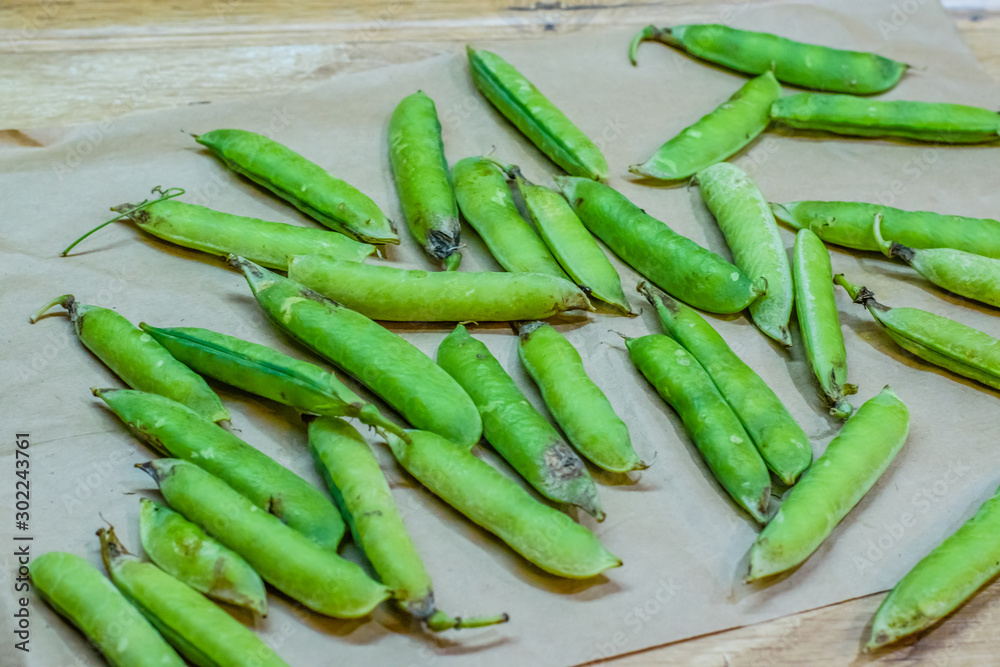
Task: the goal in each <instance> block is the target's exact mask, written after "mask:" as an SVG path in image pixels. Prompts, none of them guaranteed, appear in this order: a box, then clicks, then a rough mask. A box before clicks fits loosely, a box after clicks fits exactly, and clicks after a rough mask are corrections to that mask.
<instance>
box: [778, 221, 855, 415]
mask: <svg viewBox="0 0 1000 667" xmlns="http://www.w3.org/2000/svg"><path fill="white" fill-rule="evenodd" d="M792 273H793V275H794V277H795V304H796V305H795V313H796V315H797V317H798V321H799V330H800V331H801V332H802V345H803V347H805V350H806V358H807V359H809V365H810V366H812V369H813V374H814V375H815V376H816V379H817V380H818V381H819V386H820V388H821V389H822V391H823V396H824V398H825V399H826V402H827V405H829V407H830V414H831V415H833V416H834V417H837V418H838V419H847V418H848V417H850V416H851V412H853V411H854V407H853V406H852V405H851V404H850V403H848V402H847V399H846V398H845V396H849V395H851V394H856V393H857V392H858V388H857V387H856V386H855V385H853V384H849V383H848V382H847V350H846V349H845V347H844V334H843V332H842V331H841V330H840V314H839V312H838V311H837V303H836V300H835V298H834V295H833V269H832V268H831V265H830V253H829V252H828V251H827V249H826V246H824V245H823V242H822V241H821V240H820V239H819V237H818V236H816V235H815V234H814V233H813V232H812V231H810V230H808V229H800V230H799V232H798V234H796V235H795V247H794V248H793V250H792Z"/></svg>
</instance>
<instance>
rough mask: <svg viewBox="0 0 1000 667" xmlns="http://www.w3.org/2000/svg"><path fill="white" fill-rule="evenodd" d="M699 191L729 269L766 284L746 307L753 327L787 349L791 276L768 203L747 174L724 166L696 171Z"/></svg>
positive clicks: (719, 165) (791, 293)
mask: <svg viewBox="0 0 1000 667" xmlns="http://www.w3.org/2000/svg"><path fill="white" fill-rule="evenodd" d="M698 185H699V187H700V189H701V198H702V199H703V200H704V201H705V204H706V205H707V206H708V209H709V210H710V211H711V212H712V215H714V216H715V219H716V221H717V222H718V223H719V228H720V229H721V230H722V233H723V234H724V235H725V237H726V242H727V243H728V244H729V249H730V250H732V252H733V263H734V264H736V266H737V267H739V269H740V271H742V272H743V273H744V274H746V275H747V276H751V277H753V278H757V277H762V278H763V279H764V281H765V282H766V283H767V292H765V293H764V294H762V295H761V296H760V298H758V299H757V300H756V301H754V302H753V303H751V304H750V316H751V317H752V318H753V321H754V324H756V325H757V326H758V327H759V328H760V330H761V331H763V332H764V333H765V334H767V335H768V336H770V337H771V338H773V339H774V340H776V341H778V342H779V343H781V344H782V345H784V346H785V347H791V345H792V336H791V334H790V333H789V332H788V320H789V319H790V318H791V317H792V304H793V302H794V292H793V290H792V270H791V269H790V268H789V266H788V255H787V254H786V252H785V244H784V242H783V241H782V240H781V234H780V233H779V232H778V225H777V224H775V222H774V214H773V213H771V208H770V207H769V206H768V204H767V200H766V199H764V195H762V194H761V193H760V190H758V189H757V185H756V184H755V183H754V182H753V181H752V180H750V177H749V176H747V174H746V172H744V171H743V170H742V169H740V168H739V167H737V166H736V165H732V164H729V163H727V162H720V163H719V164H715V165H712V166H711V167H709V168H708V169H703V170H702V171H699V172H698Z"/></svg>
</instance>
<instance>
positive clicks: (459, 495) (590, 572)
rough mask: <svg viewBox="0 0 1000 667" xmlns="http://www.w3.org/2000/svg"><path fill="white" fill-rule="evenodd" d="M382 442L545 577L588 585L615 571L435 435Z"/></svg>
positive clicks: (556, 519)
mask: <svg viewBox="0 0 1000 667" xmlns="http://www.w3.org/2000/svg"><path fill="white" fill-rule="evenodd" d="M407 433H408V435H409V436H410V442H408V443H407V442H404V441H403V440H401V439H399V438H397V437H395V436H393V435H391V434H390V435H388V436H387V439H386V441H387V442H388V444H389V448H390V449H391V450H392V454H393V456H395V457H396V460H397V461H398V462H399V464H400V465H401V466H403V468H405V469H406V471H407V472H409V473H410V474H411V475H413V476H414V477H416V478H417V480H418V481H419V482H420V483H421V484H423V485H424V486H425V487H427V488H428V489H429V490H430V491H431V492H432V493H433V494H434V495H436V496H438V497H439V498H441V499H442V500H444V501H445V502H446V503H448V504H449V505H451V506H452V507H454V508H455V509H456V510H458V511H459V512H461V513H462V514H464V515H465V516H466V517H467V518H468V519H469V520H470V521H472V522H473V523H475V524H477V525H479V526H481V527H482V528H484V529H485V530H488V531H489V532H491V533H493V534H494V535H496V536H497V537H499V538H500V539H501V540H503V541H504V542H505V543H506V544H507V545H508V546H509V547H510V548H511V549H513V550H514V551H516V552H517V553H519V554H520V555H521V556H523V557H524V558H525V559H527V560H528V561H530V562H532V563H534V564H535V565H537V566H538V567H540V568H541V569H543V570H545V571H546V572H548V573H550V574H554V575H556V576H560V577H567V578H570V579H588V578H590V577H595V576H597V575H598V574H600V573H601V572H603V571H604V570H607V569H609V568H613V567H619V566H620V565H621V564H622V561H621V559H619V558H617V557H616V556H614V555H613V554H611V553H610V552H609V551H608V550H607V549H605V548H604V547H603V546H602V545H601V543H600V542H599V541H598V540H597V537H596V536H595V535H594V533H593V532H591V531H590V530H589V529H588V528H586V527H585V526H581V525H580V524H578V523H576V522H574V521H573V520H572V519H570V518H569V517H568V516H566V515H565V514H563V513H562V512H560V511H559V510H556V509H553V508H551V507H549V506H548V505H546V504H544V503H542V502H539V501H538V500H535V499H534V498H533V497H532V496H531V494H530V493H528V491H526V490H525V489H524V488H523V487H522V486H521V485H520V484H518V483H517V482H515V481H514V480H512V479H510V478H508V477H506V476H505V475H503V474H502V473H500V472H499V471H497V470H495V469H494V468H493V467H492V466H490V464H488V463H486V462H485V461H483V460H482V459H480V458H477V457H476V456H474V455H473V454H472V453H471V452H468V451H464V450H462V449H459V448H457V447H455V445H454V444H453V443H451V442H449V441H447V440H445V439H444V438H442V437H441V436H439V435H436V434H434V433H429V432H426V431H408V432H407Z"/></svg>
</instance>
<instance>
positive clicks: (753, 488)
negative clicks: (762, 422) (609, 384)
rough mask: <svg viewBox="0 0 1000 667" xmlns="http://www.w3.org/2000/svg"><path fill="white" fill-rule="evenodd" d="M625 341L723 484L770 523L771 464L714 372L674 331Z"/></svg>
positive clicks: (756, 515) (634, 360)
mask: <svg viewBox="0 0 1000 667" xmlns="http://www.w3.org/2000/svg"><path fill="white" fill-rule="evenodd" d="M625 344H626V346H627V347H628V353H629V356H630V357H631V359H632V363H633V364H635V367H636V368H637V369H638V370H639V372H640V373H642V375H643V376H644V377H645V378H646V380H648V381H649V383H650V384H651V385H652V386H653V388H654V389H655V390H656V393H658V394H659V395H660V397H661V398H662V399H663V400H664V401H666V402H667V403H668V404H669V405H670V406H671V407H673V409H674V410H676V411H677V414H678V415H680V418H681V421H683V422H684V426H685V427H686V428H687V430H688V433H690V434H691V439H692V440H694V444H695V446H696V447H697V448H698V451H699V452H701V455H702V457H703V458H704V460H705V463H706V464H708V467H709V469H710V470H711V471H712V474H713V475H714V476H715V479H716V480H718V482H719V484H721V485H722V488H724V489H725V490H726V492H727V493H729V495H730V497H731V498H732V499H733V500H734V501H735V502H736V504H737V505H739V506H740V507H742V508H743V509H744V510H746V512H747V513H748V514H749V515H750V516H751V517H753V518H754V519H755V520H756V521H758V522H759V523H766V522H767V506H768V503H769V502H770V500H771V477H770V475H769V474H768V472H767V466H766V465H765V464H764V460H763V459H762V458H761V456H760V453H758V451H757V449H756V448H755V447H754V445H753V440H751V438H750V436H749V435H747V432H746V429H744V428H743V425H742V424H741V423H740V420H739V418H738V417H737V416H736V414H735V413H734V412H733V409H732V408H731V407H730V406H729V404H728V403H727V402H726V399H725V398H723V396H722V394H721V393H719V389H718V387H716V386H715V383H714V382H713V381H712V378H711V376H709V374H708V373H707V372H706V371H705V369H704V368H702V366H701V364H699V363H698V360H697V359H695V358H694V357H693V356H692V355H691V354H690V353H689V352H688V351H687V350H685V349H684V348H683V347H682V346H681V344H680V343H678V342H677V341H675V340H674V339H673V338H671V337H670V336H664V335H661V334H653V335H649V336H642V337H641V338H626V339H625Z"/></svg>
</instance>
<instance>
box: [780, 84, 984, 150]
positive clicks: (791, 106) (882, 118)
mask: <svg viewBox="0 0 1000 667" xmlns="http://www.w3.org/2000/svg"><path fill="white" fill-rule="evenodd" d="M771 120H773V121H777V122H779V123H781V124H782V125H787V126H788V127H794V128H798V129H803V130H823V131H825V132H832V133H834V134H846V135H849V136H855V137H899V138H902V139H912V140H914V141H933V142H938V143H945V144H979V143H983V142H987V141H996V140H997V139H1000V114H998V113H997V112H996V111H991V110H990V109H982V108H980V107H970V106H965V105H964V104H945V103H940V102H911V101H907V100H867V99H863V98H860V97H855V96H854V95H819V94H815V93H799V94H798V95H788V96H786V97H781V98H779V99H778V100H777V101H775V103H774V104H773V105H771Z"/></svg>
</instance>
